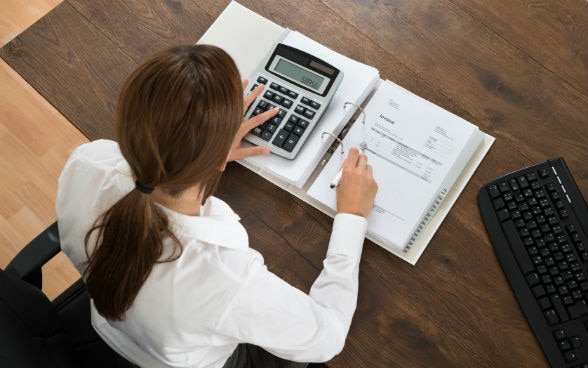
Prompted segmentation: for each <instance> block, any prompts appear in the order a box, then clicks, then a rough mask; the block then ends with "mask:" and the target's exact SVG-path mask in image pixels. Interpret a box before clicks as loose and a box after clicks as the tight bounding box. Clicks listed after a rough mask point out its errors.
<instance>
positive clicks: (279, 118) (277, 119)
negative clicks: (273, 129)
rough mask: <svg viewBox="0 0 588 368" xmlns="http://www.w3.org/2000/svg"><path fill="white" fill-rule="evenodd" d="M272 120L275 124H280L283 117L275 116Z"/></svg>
mask: <svg viewBox="0 0 588 368" xmlns="http://www.w3.org/2000/svg"><path fill="white" fill-rule="evenodd" d="M271 122H272V123H273V124H276V125H280V123H281V122H282V118H281V117H279V116H274V117H273V118H272V119H271Z"/></svg>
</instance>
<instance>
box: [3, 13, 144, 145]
mask: <svg viewBox="0 0 588 368" xmlns="http://www.w3.org/2000/svg"><path fill="white" fill-rule="evenodd" d="M0 56H1V57H2V58H3V59H4V60H5V61H6V62H7V63H8V64H9V65H10V66H11V67H12V68H14V69H15V70H16V71H17V72H18V73H19V74H20V75H22V76H23V77H24V79H25V80H26V81H27V82H28V83H29V84H31V85H32V86H33V87H34V88H35V89H36V90H37V91H39V93H40V94H41V95H42V96H43V97H45V98H46V99H47V100H48V101H49V102H50V103H51V104H52V105H53V106H55V107H57V109H58V110H59V111H60V112H61V113H62V114H63V115H64V116H65V117H66V118H67V119H69V121H71V122H72V123H74V124H75V125H76V126H77V127H78V129H79V130H80V131H81V132H82V133H83V134H84V135H86V136H87V137H88V138H90V139H97V138H113V137H114V127H113V123H112V122H113V112H114V108H115V105H116V96H117V94H118V90H119V89H120V86H121V85H122V82H123V81H124V78H126V76H127V75H128V74H129V73H130V72H131V71H132V70H133V69H134V68H135V66H136V63H134V62H133V60H131V59H130V58H129V57H128V56H127V54H126V53H125V52H123V50H121V49H120V48H119V47H117V46H116V45H113V44H112V42H110V40H109V39H108V38H106V37H104V34H103V33H102V32H101V31H100V30H99V29H97V28H95V27H94V26H92V25H91V24H89V23H88V22H87V20H86V19H85V18H83V17H80V15H79V13H78V12H77V11H76V10H75V9H73V8H72V7H71V5H70V4H69V3H68V2H63V3H62V4H60V5H59V6H58V7H56V8H55V9H54V10H53V11H51V12H50V13H49V14H48V15H47V16H45V17H43V18H42V19H41V20H39V21H38V22H37V23H35V24H34V25H32V26H31V27H30V28H29V29H28V30H27V31H26V32H24V33H23V34H21V35H20V36H18V37H17V38H16V39H14V40H13V41H12V42H10V43H9V44H8V45H6V46H5V47H3V48H2V49H1V50H0Z"/></svg>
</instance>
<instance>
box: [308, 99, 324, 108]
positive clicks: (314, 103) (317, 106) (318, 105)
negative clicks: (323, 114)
mask: <svg viewBox="0 0 588 368" xmlns="http://www.w3.org/2000/svg"><path fill="white" fill-rule="evenodd" d="M310 107H312V108H313V109H315V110H318V109H319V108H320V107H321V104H320V103H318V102H315V101H312V100H311V101H310Z"/></svg>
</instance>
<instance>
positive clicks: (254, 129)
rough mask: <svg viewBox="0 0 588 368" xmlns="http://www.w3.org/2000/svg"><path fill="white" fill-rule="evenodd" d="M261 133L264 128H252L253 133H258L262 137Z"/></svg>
mask: <svg viewBox="0 0 588 368" xmlns="http://www.w3.org/2000/svg"><path fill="white" fill-rule="evenodd" d="M261 133H263V128H262V127H258V126H257V127H255V128H253V129H251V134H253V135H256V136H258V137H261Z"/></svg>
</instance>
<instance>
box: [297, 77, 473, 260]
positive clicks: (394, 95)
mask: <svg viewBox="0 0 588 368" xmlns="http://www.w3.org/2000/svg"><path fill="white" fill-rule="evenodd" d="M364 112H365V116H366V123H365V124H362V123H361V119H358V121H356V122H355V124H354V125H353V127H352V129H351V130H350V131H349V133H348V134H347V136H346V137H345V139H344V146H345V147H347V148H348V147H352V146H355V147H358V148H360V149H362V151H363V152H364V153H365V154H366V155H367V156H368V160H369V163H370V165H372V167H373V170H374V178H375V179H376V181H377V182H378V185H379V191H378V194H377V196H376V201H375V206H374V210H373V211H372V213H371V214H370V216H369V219H368V220H369V229H368V231H369V232H370V233H371V234H373V235H374V236H375V237H376V238H378V239H379V240H380V241H382V242H384V243H386V244H387V245H388V246H391V247H393V248H396V249H403V248H405V247H406V245H407V244H408V243H409V241H410V239H411V237H412V236H413V234H414V233H415V230H416V229H417V227H418V226H419V224H420V222H421V221H422V219H423V216H424V215H425V214H426V213H427V212H428V211H429V210H431V208H432V206H435V204H436V205H437V206H438V205H439V204H440V202H441V201H442V200H443V198H444V197H445V195H446V194H447V193H448V191H449V189H450V188H451V185H453V183H454V182H455V180H456V179H457V177H458V176H459V174H460V173H461V171H462V170H463V168H464V167H465V165H466V164H467V162H468V161H469V159H470V157H471V156H472V155H473V154H474V152H475V150H476V149H477V147H478V146H479V144H480V142H481V140H482V134H481V132H479V130H478V128H477V127H476V126H475V125H473V124H470V123H469V122H467V121H465V120H463V119H461V118H460V117H458V116H456V115H454V114H451V113H449V112H447V111H445V110H443V109H441V108H440V107H438V106H436V105H434V104H432V103H430V102H428V101H426V100H424V99H422V98H420V97H418V96H416V95H415V94H413V93H411V92H409V91H407V90H405V89H403V88H401V87H399V86H397V85H395V84H393V83H391V82H390V81H385V82H383V83H382V84H381V85H380V86H379V87H378V89H377V90H376V92H375V93H374V95H373V96H372V97H371V99H370V101H369V103H368V104H367V106H366V107H365V109H364ZM342 162H343V157H337V156H336V155H335V156H333V158H332V159H331V160H330V161H329V162H328V163H327V165H326V166H325V168H324V169H323V171H322V172H321V174H320V175H319V176H318V177H317V179H316V180H315V181H314V183H313V184H312V185H311V187H310V188H309V190H308V195H309V196H310V197H312V198H314V199H316V200H317V201H319V202H321V203H323V204H325V205H326V206H328V207H329V208H331V209H332V210H335V208H336V202H335V201H336V197H335V190H333V189H331V188H330V185H329V184H330V182H331V180H332V178H333V177H335V175H336V174H337V172H338V171H339V169H340V167H341V164H342ZM436 201H437V202H438V203H435V202H436ZM431 215H432V214H431Z"/></svg>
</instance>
